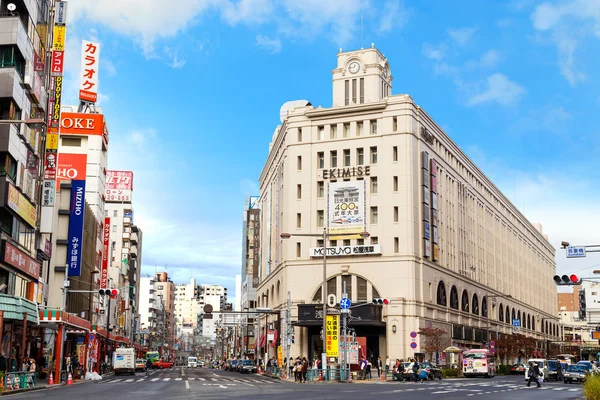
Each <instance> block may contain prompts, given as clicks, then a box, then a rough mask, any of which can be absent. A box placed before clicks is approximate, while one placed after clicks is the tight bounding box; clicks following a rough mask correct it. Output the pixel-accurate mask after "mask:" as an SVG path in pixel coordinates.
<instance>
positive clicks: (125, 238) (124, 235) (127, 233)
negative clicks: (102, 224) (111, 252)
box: [123, 232, 131, 240]
mask: <svg viewBox="0 0 600 400" xmlns="http://www.w3.org/2000/svg"><path fill="white" fill-rule="evenodd" d="M130 237H131V233H129V232H123V240H129V238H130Z"/></svg>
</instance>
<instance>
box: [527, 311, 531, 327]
mask: <svg viewBox="0 0 600 400" xmlns="http://www.w3.org/2000/svg"><path fill="white" fill-rule="evenodd" d="M527 329H531V316H530V315H529V314H527Z"/></svg>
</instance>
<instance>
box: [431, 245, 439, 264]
mask: <svg viewBox="0 0 600 400" xmlns="http://www.w3.org/2000/svg"><path fill="white" fill-rule="evenodd" d="M439 259H440V247H439V246H438V245H437V244H434V245H433V257H432V260H433V261H437V260H439Z"/></svg>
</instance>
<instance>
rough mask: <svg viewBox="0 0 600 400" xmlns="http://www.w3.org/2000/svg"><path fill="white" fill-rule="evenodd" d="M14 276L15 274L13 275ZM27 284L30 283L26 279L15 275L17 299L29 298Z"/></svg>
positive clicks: (15, 294)
mask: <svg viewBox="0 0 600 400" xmlns="http://www.w3.org/2000/svg"><path fill="white" fill-rule="evenodd" d="M11 275H13V274H11ZM27 283H28V281H26V280H25V279H23V278H21V277H20V276H18V275H15V286H14V288H15V290H14V296H15V297H26V296H27Z"/></svg>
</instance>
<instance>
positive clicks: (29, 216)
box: [6, 183, 37, 227]
mask: <svg viewBox="0 0 600 400" xmlns="http://www.w3.org/2000/svg"><path fill="white" fill-rule="evenodd" d="M6 205H7V206H8V207H9V208H10V209H11V210H13V211H14V212H16V213H17V214H18V215H19V216H20V217H21V218H23V220H24V221H25V222H27V223H28V224H29V225H30V226H32V227H35V223H36V221H37V209H36V208H35V206H34V205H33V204H32V203H31V202H30V201H29V200H27V199H26V198H25V196H23V195H22V194H21V193H20V192H19V191H18V190H17V188H15V187H14V186H13V185H12V183H9V184H8V193H7V194H6Z"/></svg>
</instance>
